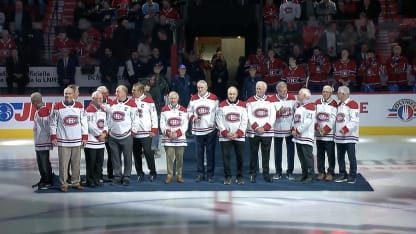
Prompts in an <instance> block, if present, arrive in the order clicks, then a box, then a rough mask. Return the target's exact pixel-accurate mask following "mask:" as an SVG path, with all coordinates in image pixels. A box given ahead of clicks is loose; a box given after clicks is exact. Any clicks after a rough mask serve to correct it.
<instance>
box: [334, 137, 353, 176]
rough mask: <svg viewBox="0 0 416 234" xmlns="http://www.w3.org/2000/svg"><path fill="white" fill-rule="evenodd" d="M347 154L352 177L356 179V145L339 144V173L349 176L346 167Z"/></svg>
mask: <svg viewBox="0 0 416 234" xmlns="http://www.w3.org/2000/svg"><path fill="white" fill-rule="evenodd" d="M345 153H347V155H348V160H349V161H350V173H349V174H350V176H351V177H354V178H355V176H356V175H357V158H356V156H355V143H337V157H338V165H339V173H340V174H342V175H346V174H347V170H346V167H345Z"/></svg>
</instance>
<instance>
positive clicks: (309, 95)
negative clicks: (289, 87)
mask: <svg viewBox="0 0 416 234" xmlns="http://www.w3.org/2000/svg"><path fill="white" fill-rule="evenodd" d="M299 93H303V94H305V98H306V99H309V98H311V91H310V90H309V89H307V88H301V89H300V90H299Z"/></svg>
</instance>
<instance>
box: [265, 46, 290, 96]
mask: <svg viewBox="0 0 416 234" xmlns="http://www.w3.org/2000/svg"><path fill="white" fill-rule="evenodd" d="M285 67H286V64H284V62H283V60H282V59H280V58H278V57H276V56H275V52H274V51H273V50H272V49H270V50H269V51H268V52H267V58H266V60H265V63H264V71H263V74H264V77H263V80H264V82H266V84H267V91H268V92H274V91H275V86H276V84H277V82H279V81H280V80H281V77H282V71H283V69H284V68H285Z"/></svg>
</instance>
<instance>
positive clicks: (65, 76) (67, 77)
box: [56, 48, 77, 90]
mask: <svg viewBox="0 0 416 234" xmlns="http://www.w3.org/2000/svg"><path fill="white" fill-rule="evenodd" d="M76 66H77V61H76V60H75V58H73V57H72V56H69V49H68V48H64V49H62V58H61V59H59V60H58V63H57V64H56V70H57V72H58V83H59V85H60V88H61V90H64V89H65V88H66V87H67V86H68V85H69V84H75V69H76Z"/></svg>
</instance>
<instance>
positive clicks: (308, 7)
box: [300, 0, 315, 21]
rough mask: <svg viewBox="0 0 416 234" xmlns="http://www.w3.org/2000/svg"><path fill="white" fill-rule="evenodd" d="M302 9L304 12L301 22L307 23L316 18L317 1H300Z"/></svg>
mask: <svg viewBox="0 0 416 234" xmlns="http://www.w3.org/2000/svg"><path fill="white" fill-rule="evenodd" d="M300 7H301V10H302V13H301V20H302V21H307V20H308V19H309V18H310V17H312V16H313V17H315V0H303V1H300Z"/></svg>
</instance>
